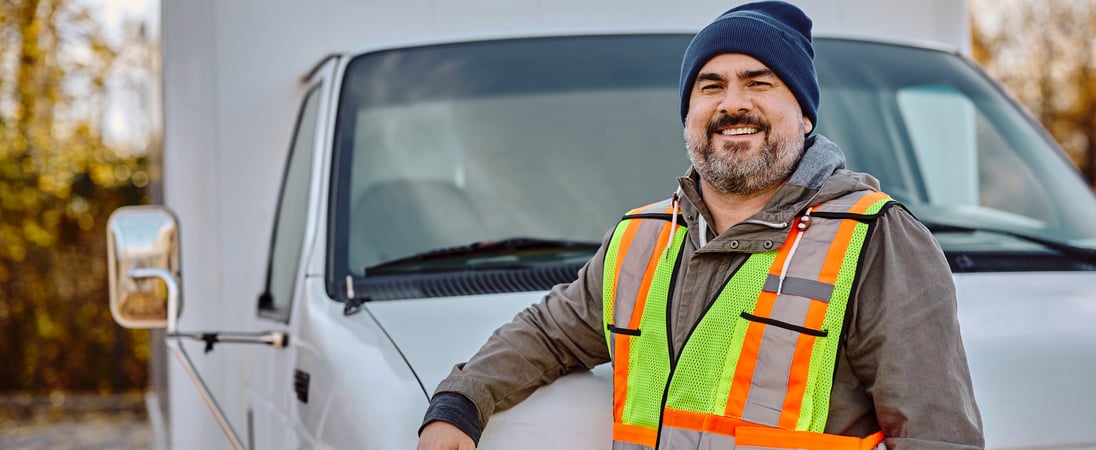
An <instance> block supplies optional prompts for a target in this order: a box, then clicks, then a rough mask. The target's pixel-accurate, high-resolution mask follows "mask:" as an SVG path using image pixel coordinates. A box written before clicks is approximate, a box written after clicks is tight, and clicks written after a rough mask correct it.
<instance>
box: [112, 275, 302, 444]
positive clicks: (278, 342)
mask: <svg viewBox="0 0 1096 450" xmlns="http://www.w3.org/2000/svg"><path fill="white" fill-rule="evenodd" d="M129 276H131V277H133V278H136V279H141V278H159V279H160V280H162V281H163V282H164V284H166V285H167V329H166V334H167V336H166V337H165V339H164V344H165V345H167V348H168V349H169V350H171V353H172V354H173V355H175V358H176V359H177V360H179V363H180V364H182V366H183V370H184V371H186V374H187V376H189V377H190V380H191V381H192V382H194V387H196V388H198V394H199V395H201V397H202V401H203V402H205V404H206V407H208V408H209V410H210V411H211V412H212V413H213V417H214V418H215V419H216V420H217V424H218V425H220V427H221V431H223V432H224V433H225V437H227V438H228V441H229V443H231V444H232V448H234V449H236V450H244V449H245V448H246V447H244V445H243V442H242V441H240V437H239V435H238V434H236V430H235V429H234V428H232V424H230V423H229V422H228V418H226V417H225V414H224V411H223V410H222V409H221V406H220V405H218V404H217V400H216V399H214V398H213V395H212V394H210V392H209V387H207V386H206V384H205V381H204V380H202V377H201V375H199V374H198V371H197V370H196V369H195V367H194V362H193V361H191V360H190V355H188V354H187V352H186V349H184V348H183V345H182V343H181V342H180V341H181V339H183V338H188V339H195V340H200V341H205V343H206V352H207V353H208V352H209V351H210V350H212V349H213V344H214V343H217V342H235V343H247V344H266V345H270V346H273V347H278V348H284V347H285V346H287V345H288V344H289V338H288V336H287V335H286V334H285V333H282V332H276V331H274V332H266V333H178V332H176V325H177V323H176V316H177V315H178V311H179V309H178V308H179V285H178V283H177V282H176V280H175V275H174V274H172V273H171V272H169V271H167V270H164V269H155V268H137V269H133V270H131V271H130V272H129Z"/></svg>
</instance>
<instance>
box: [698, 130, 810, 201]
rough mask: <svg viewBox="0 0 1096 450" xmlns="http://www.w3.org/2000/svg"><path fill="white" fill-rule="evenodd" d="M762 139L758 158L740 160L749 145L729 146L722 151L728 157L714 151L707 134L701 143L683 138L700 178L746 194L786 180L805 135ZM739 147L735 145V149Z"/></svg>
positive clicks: (728, 191)
mask: <svg viewBox="0 0 1096 450" xmlns="http://www.w3.org/2000/svg"><path fill="white" fill-rule="evenodd" d="M770 137H771V135H770V136H768V137H766V138H765V142H764V143H763V144H762V145H761V152H760V153H759V154H758V155H757V157H753V158H750V159H748V160H745V161H739V160H738V159H740V158H738V157H737V156H738V155H740V154H741V152H744V151H746V150H748V148H749V147H748V144H745V143H742V144H738V145H733V144H732V145H729V146H728V147H727V148H725V149H724V150H728V152H726V153H730V154H731V155H732V156H731V157H730V158H720V157H719V156H718V155H716V153H715V148H714V147H713V146H712V138H711V136H710V135H708V136H705V137H704V139H703V141H702V142H696V140H693V139H689V137H688V136H686V138H685V147H686V149H687V150H688V154H689V160H690V161H691V162H692V164H693V168H695V169H696V171H697V172H698V173H699V174H700V177H701V178H702V179H703V180H704V181H706V182H708V184H710V185H712V186H713V187H715V188H716V189H718V190H720V191H723V192H726V193H732V194H738V195H749V194H756V193H758V192H761V191H764V190H766V189H768V188H771V187H772V186H774V185H776V184H778V183H781V182H783V181H784V180H787V179H788V177H789V176H791V174H792V172H794V171H795V167H796V166H797V165H798V164H799V160H800V158H802V157H803V152H804V148H803V145H804V141H805V138H803V137H800V138H799V139H796V138H794V137H792V138H790V139H777V140H776V142H773V139H770ZM736 147H738V148H736Z"/></svg>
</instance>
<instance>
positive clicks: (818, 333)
mask: <svg viewBox="0 0 1096 450" xmlns="http://www.w3.org/2000/svg"><path fill="white" fill-rule="evenodd" d="M741 316H742V318H743V319H746V320H748V321H750V322H757V323H763V324H765V325H772V326H774V327H777V328H783V329H785V330H789V331H794V332H797V333H803V334H809V335H811V336H815V337H826V336H829V334H830V332H829V331H828V330H816V329H814V328H808V327H803V326H799V325H794V324H790V323H788V322H784V321H781V320H776V319H773V318H769V317H760V316H755V315H753V314H750V313H748V312H745V311H742V315H741Z"/></svg>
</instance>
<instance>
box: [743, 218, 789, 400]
mask: <svg viewBox="0 0 1096 450" xmlns="http://www.w3.org/2000/svg"><path fill="white" fill-rule="evenodd" d="M798 224H799V218H798V217H797V218H796V219H795V221H794V222H793V223H792V227H791V228H792V231H791V232H790V233H788V238H787V239H785V240H784V245H782V246H781V247H780V251H779V252H778V253H777V254H776V259H774V260H773V263H772V265H771V266H769V274H770V275H776V276H780V268H781V267H784V261H785V260H787V258H788V255H789V254H790V253H791V250H792V247H793V246H794V245H795V238H796V236H798V235H799V233H801V231H800V230H799V227H798V226H797V225H798ZM775 304H776V293H773V292H769V291H764V290H763V291H761V295H759V296H758V298H757V305H756V306H754V312H753V314H754V315H756V316H761V317H769V316H770V315H772V309H773V306H774V305H775ZM765 326H766V325H765V324H763V323H760V322H752V321H751V322H748V323H747V328H746V337H745V339H744V341H743V342H742V352H741V353H739V355H738V364H737V365H736V366H735V370H734V378H733V381H732V382H731V392H730V394H728V396H727V408H726V409H725V410H724V413H725V414H726V415H728V416H733V417H742V413H743V411H744V410H745V408H746V399H747V397H748V394H749V392H750V384H752V383H753V374H754V369H756V368H757V355H758V353H759V351H760V349H761V338H762V336H763V335H764V332H765Z"/></svg>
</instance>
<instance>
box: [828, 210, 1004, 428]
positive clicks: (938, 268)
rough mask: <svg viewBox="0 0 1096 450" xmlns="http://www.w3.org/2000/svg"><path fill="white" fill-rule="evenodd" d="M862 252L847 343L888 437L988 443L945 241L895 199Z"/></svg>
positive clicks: (853, 361) (857, 373)
mask: <svg viewBox="0 0 1096 450" xmlns="http://www.w3.org/2000/svg"><path fill="white" fill-rule="evenodd" d="M863 258H865V260H864V261H863V262H862V265H861V267H862V272H861V274H860V277H861V280H860V285H859V287H858V291H857V295H856V300H855V305H854V308H853V309H852V314H853V315H852V317H851V318H850V322H849V323H850V325H849V330H847V331H848V334H847V341H846V349H845V351H846V355H847V357H848V360H849V364H850V368H851V369H852V371H853V372H854V373H855V375H856V377H857V378H858V379H859V380H860V382H861V383H862V384H863V388H864V390H865V391H866V393H867V395H868V396H869V397H870V399H871V401H872V402H873V404H874V408H875V412H876V419H877V420H878V423H879V426H880V427H881V428H882V430H883V432H884V433H885V434H886V436H887V439H886V444H887V446H888V447H889V448H890V449H892V450H895V449H897V450H910V449H973V448H982V447H984V439H983V434H982V420H981V416H980V413H979V411H978V406H977V404H976V403H975V399H974V390H973V387H972V385H971V378H970V371H969V369H968V366H967V358H966V353H965V351H964V349H963V342H962V337H961V336H960V334H959V322H958V317H957V311H956V296H955V285H954V281H953V279H952V277H951V271H950V269H949V267H948V263H947V261H946V260H945V258H944V254H943V251H942V250H941V249H940V247H939V245H938V244H937V243H936V240H935V239H934V238H933V237H932V234H931V233H930V232H929V231H928V230H927V229H926V228H925V227H924V226H923V225H922V224H921V223H920V222H918V221H917V220H916V219H915V218H913V216H911V215H910V214H909V213H908V212H907V211H905V209H903V208H900V207H895V208H891V209H890V210H889V211H887V212H886V214H884V215H883V216H881V217H880V218H879V219H878V221H877V223H876V228H875V229H874V232H873V234H872V236H871V237H870V241H869V243H868V246H867V248H866V250H865V253H864V255H863Z"/></svg>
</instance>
